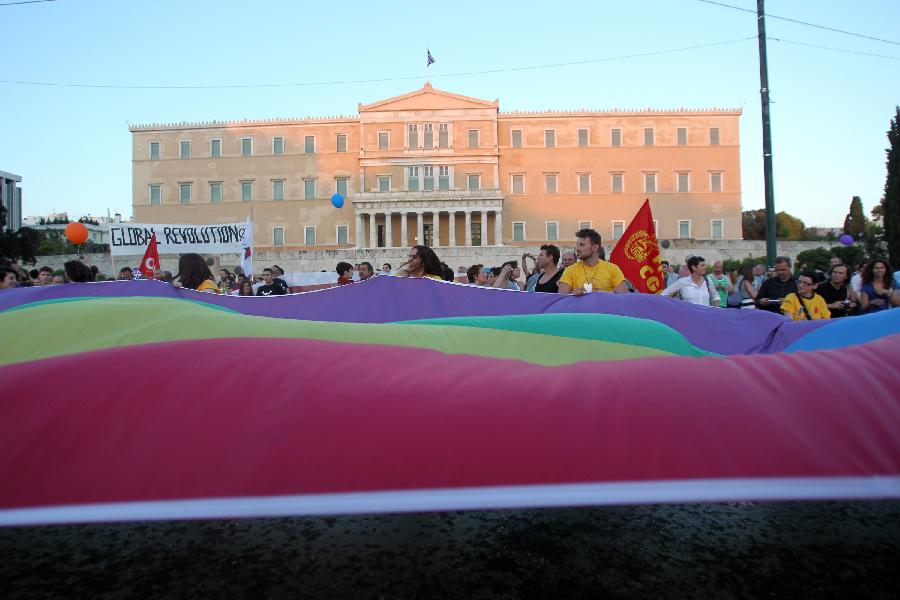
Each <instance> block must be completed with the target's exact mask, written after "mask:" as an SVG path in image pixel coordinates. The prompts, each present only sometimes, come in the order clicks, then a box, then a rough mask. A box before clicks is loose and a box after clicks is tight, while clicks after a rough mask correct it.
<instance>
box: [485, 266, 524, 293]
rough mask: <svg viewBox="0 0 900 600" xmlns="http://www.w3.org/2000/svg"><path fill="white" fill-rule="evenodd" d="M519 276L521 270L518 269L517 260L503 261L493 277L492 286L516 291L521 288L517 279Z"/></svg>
mask: <svg viewBox="0 0 900 600" xmlns="http://www.w3.org/2000/svg"><path fill="white" fill-rule="evenodd" d="M520 276H521V271H520V270H519V263H518V261H515V260H509V261H506V262H505V263H503V264H502V265H500V271H499V272H498V273H497V277H496V278H495V279H494V283H493V285H492V287H495V288H502V289H507V290H514V291H516V292H518V291H520V290H521V289H522V287H521V285H520V284H519V282H518V281H517V280H518V279H519V277H520Z"/></svg>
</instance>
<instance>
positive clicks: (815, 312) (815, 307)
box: [781, 293, 831, 321]
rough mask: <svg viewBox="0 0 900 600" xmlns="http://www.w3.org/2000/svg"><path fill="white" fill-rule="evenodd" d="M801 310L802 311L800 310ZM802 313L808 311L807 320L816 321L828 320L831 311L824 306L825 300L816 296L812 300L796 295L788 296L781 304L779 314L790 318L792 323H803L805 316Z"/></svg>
mask: <svg viewBox="0 0 900 600" xmlns="http://www.w3.org/2000/svg"><path fill="white" fill-rule="evenodd" d="M801 309H802V310H801ZM804 311H809V318H810V319H812V320H813V321H816V320H818V319H830V318H831V311H830V310H828V305H827V304H825V298H823V297H822V296H820V295H818V294H813V297H812V298H809V299H807V298H800V297H799V296H797V294H793V293H791V294H788V295H787V296H785V297H784V300H783V301H782V302H781V312H782V313H784V316H786V317H790V318H791V319H793V320H794V321H805V320H806V315H804V314H803V312H804Z"/></svg>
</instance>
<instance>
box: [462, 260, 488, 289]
mask: <svg viewBox="0 0 900 600" xmlns="http://www.w3.org/2000/svg"><path fill="white" fill-rule="evenodd" d="M466 278H467V279H468V280H469V283H474V284H475V285H484V284H486V283H487V273H485V270H484V265H472V266H471V267H469V270H468V271H466Z"/></svg>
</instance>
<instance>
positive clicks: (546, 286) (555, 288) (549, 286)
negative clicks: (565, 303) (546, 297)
mask: <svg viewBox="0 0 900 600" xmlns="http://www.w3.org/2000/svg"><path fill="white" fill-rule="evenodd" d="M562 274H563V272H562V271H557V272H556V274H555V275H553V277H551V278H550V279H548V280H547V283H541V280H540V277H539V278H538V280H537V283H535V285H534V291H535V292H544V293H547V294H556V293H558V292H559V279H560V277H562Z"/></svg>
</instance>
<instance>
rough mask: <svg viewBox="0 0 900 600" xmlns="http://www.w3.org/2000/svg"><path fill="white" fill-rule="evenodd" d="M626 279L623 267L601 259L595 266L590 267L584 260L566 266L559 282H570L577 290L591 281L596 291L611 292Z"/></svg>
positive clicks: (569, 284) (570, 285) (573, 288)
mask: <svg viewBox="0 0 900 600" xmlns="http://www.w3.org/2000/svg"><path fill="white" fill-rule="evenodd" d="M623 281H625V276H624V275H623V274H622V269H620V268H619V267H618V266H616V265H614V264H613V263H611V262H607V261H605V260H601V261H600V262H598V263H597V264H596V265H594V266H593V267H589V266H587V265H585V264H584V262H582V261H580V260H579V261H578V262H577V263H575V264H574V265H571V266H569V267H566V270H565V271H563V274H562V277H560V279H559V282H560V283H565V284H568V286H569V287H571V288H572V291H575V290H576V289H578V288H583V287H584V284H585V283H586V282H590V283H591V285H592V286H593V289H592V291H594V292H611V291H613V290H614V289H616V286H617V285H619V284H620V283H622V282H623Z"/></svg>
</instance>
